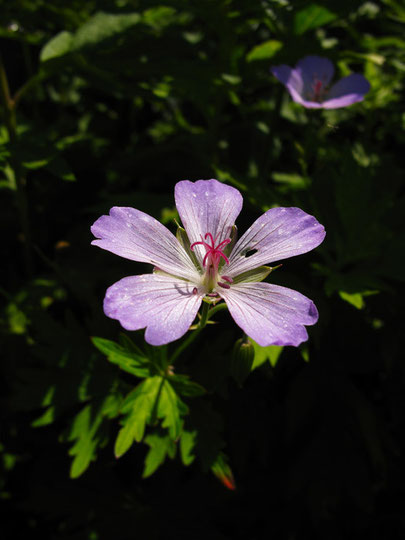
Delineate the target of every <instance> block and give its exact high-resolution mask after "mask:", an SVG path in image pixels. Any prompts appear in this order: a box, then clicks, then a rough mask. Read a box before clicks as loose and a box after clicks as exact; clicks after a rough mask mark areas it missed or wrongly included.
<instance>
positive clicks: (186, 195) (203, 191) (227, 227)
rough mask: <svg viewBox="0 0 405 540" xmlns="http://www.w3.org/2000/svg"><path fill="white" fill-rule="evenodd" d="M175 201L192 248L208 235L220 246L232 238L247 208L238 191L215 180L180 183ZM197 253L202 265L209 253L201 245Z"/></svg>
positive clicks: (198, 246)
mask: <svg viewBox="0 0 405 540" xmlns="http://www.w3.org/2000/svg"><path fill="white" fill-rule="evenodd" d="M175 200H176V207H177V210H178V212H179V215H180V218H181V221H182V222H183V225H184V228H185V229H186V231H187V234H188V237H189V239H190V243H191V244H193V243H194V242H200V241H201V236H203V237H204V235H205V234H206V233H211V234H212V237H213V238H214V239H216V245H218V244H220V243H221V242H222V241H223V240H225V239H227V238H229V237H230V234H231V232H232V226H233V225H234V223H235V220H236V218H237V217H238V215H239V212H240V211H241V209H242V204H243V199H242V195H241V194H240V193H239V191H238V190H237V189H235V188H233V187H231V186H227V185H225V184H222V183H221V182H218V180H214V179H213V180H197V182H190V181H189V180H183V181H182V182H178V183H177V184H176V187H175ZM194 252H195V254H196V255H197V258H198V260H199V262H200V264H202V261H203V258H204V255H205V249H204V248H203V247H202V246H200V245H197V246H195V247H194Z"/></svg>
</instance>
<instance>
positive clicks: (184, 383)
mask: <svg viewBox="0 0 405 540" xmlns="http://www.w3.org/2000/svg"><path fill="white" fill-rule="evenodd" d="M169 382H170V384H171V385H172V386H173V387H174V389H175V390H176V392H177V393H178V394H181V395H182V396H187V397H196V396H202V395H204V394H205V393H206V390H205V388H203V387H202V386H201V385H200V384H198V383H195V382H193V381H190V378H189V377H188V376H187V375H172V376H171V377H170V378H169Z"/></svg>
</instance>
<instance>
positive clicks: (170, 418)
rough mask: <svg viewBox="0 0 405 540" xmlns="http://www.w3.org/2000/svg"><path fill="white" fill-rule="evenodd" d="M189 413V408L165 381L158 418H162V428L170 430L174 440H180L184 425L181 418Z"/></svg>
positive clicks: (160, 397)
mask: <svg viewBox="0 0 405 540" xmlns="http://www.w3.org/2000/svg"><path fill="white" fill-rule="evenodd" d="M187 413H188V407H187V405H186V404H185V403H183V401H181V399H180V398H179V396H178V395H177V394H176V392H175V391H174V389H173V387H172V385H171V384H170V383H169V382H168V381H167V380H164V381H163V385H162V389H161V393H160V396H159V402H158V408H157V416H158V418H161V419H162V420H163V421H162V426H163V427H166V428H168V430H169V434H170V436H171V438H172V439H175V440H176V439H178V437H179V436H180V433H181V428H182V425H183V422H182V419H181V417H182V416H184V415H185V414H187Z"/></svg>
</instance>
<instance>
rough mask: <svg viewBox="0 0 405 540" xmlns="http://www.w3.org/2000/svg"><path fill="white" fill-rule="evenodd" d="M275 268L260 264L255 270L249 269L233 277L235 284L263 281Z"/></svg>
mask: <svg viewBox="0 0 405 540" xmlns="http://www.w3.org/2000/svg"><path fill="white" fill-rule="evenodd" d="M273 270H274V268H272V267H271V266H259V267H258V268H255V269H254V270H248V271H247V272H243V273H242V274H239V276H236V277H234V278H233V284H235V285H236V284H237V283H258V282H259V281H263V280H264V279H266V277H267V276H268V275H269V274H270V273H271V272H272V271H273Z"/></svg>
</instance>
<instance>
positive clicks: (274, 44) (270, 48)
mask: <svg viewBox="0 0 405 540" xmlns="http://www.w3.org/2000/svg"><path fill="white" fill-rule="evenodd" d="M282 46H283V44H282V43H281V41H277V40H275V39H269V40H268V41H265V42H264V43H260V45H256V46H255V47H253V49H251V50H250V51H249V52H248V54H247V56H246V61H247V62H255V61H256V60H268V59H269V58H272V57H273V56H274V55H275V54H276V53H277V52H278V51H279V50H280V49H281V48H282Z"/></svg>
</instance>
